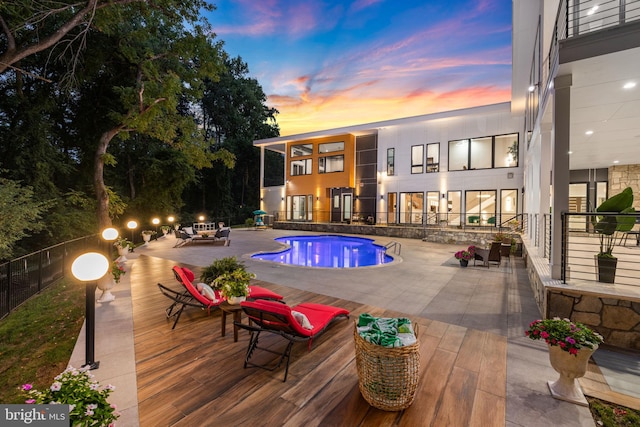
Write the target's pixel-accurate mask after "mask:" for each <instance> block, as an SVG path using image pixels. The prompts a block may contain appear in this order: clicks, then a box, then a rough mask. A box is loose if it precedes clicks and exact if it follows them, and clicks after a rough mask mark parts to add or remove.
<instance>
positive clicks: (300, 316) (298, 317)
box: [291, 310, 313, 330]
mask: <svg viewBox="0 0 640 427" xmlns="http://www.w3.org/2000/svg"><path fill="white" fill-rule="evenodd" d="M291 315H292V316H293V318H294V319H296V320H297V321H298V323H300V326H302V327H303V328H305V329H309V330H311V329H313V326H312V325H311V322H309V319H308V318H307V316H305V315H304V313H300V312H299V311H295V310H291Z"/></svg>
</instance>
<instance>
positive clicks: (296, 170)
mask: <svg viewBox="0 0 640 427" xmlns="http://www.w3.org/2000/svg"><path fill="white" fill-rule="evenodd" d="M312 166H313V160H312V159H300V160H292V161H291V176H296V175H311V171H312Z"/></svg>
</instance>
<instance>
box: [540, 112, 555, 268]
mask: <svg viewBox="0 0 640 427" xmlns="http://www.w3.org/2000/svg"><path fill="white" fill-rule="evenodd" d="M552 130H553V127H552V125H551V123H542V124H541V125H540V176H539V177H538V185H539V186H540V187H539V188H540V195H539V202H538V203H539V205H538V206H539V209H538V212H540V215H538V230H540V231H539V233H541V235H540V236H539V237H540V240H539V241H540V242H542V243H541V244H540V245H539V246H538V255H539V256H540V257H544V255H545V250H546V248H545V247H544V246H545V242H546V239H545V236H544V235H542V233H544V234H546V233H547V232H548V230H546V228H545V227H547V225H546V221H545V219H546V216H545V215H546V214H548V213H549V208H550V206H551V173H550V172H551V170H552V163H553V159H552V156H551V147H552V146H553V134H552Z"/></svg>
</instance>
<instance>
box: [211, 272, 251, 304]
mask: <svg viewBox="0 0 640 427" xmlns="http://www.w3.org/2000/svg"><path fill="white" fill-rule="evenodd" d="M255 277H256V275H255V274H253V273H249V272H248V271H246V270H244V269H243V268H237V269H235V270H233V271H230V272H227V273H224V274H221V275H220V276H218V277H216V278H215V279H214V281H213V284H212V287H213V288H214V289H219V290H220V292H222V295H223V296H224V297H225V298H229V297H246V296H247V295H249V283H250V282H251V279H253V278H255Z"/></svg>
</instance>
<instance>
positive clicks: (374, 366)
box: [354, 324, 420, 411]
mask: <svg viewBox="0 0 640 427" xmlns="http://www.w3.org/2000/svg"><path fill="white" fill-rule="evenodd" d="M413 326H414V332H415V334H416V337H417V336H418V325H417V324H414V325H413ZM354 340H355V346H356V366H357V368H358V387H359V388H360V393H362V397H364V399H365V400H366V401H367V402H368V403H369V405H371V406H373V407H374V408H378V409H382V410H385V411H401V410H403V409H406V408H408V407H409V406H411V404H412V403H413V398H414V396H415V392H416V388H417V387H418V375H419V371H420V346H419V342H418V341H416V343H415V344H412V345H409V346H405V347H394V348H388V347H382V346H379V345H376V344H371V343H370V342H367V341H365V340H364V338H362V337H361V336H360V334H358V329H357V327H356V328H354Z"/></svg>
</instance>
